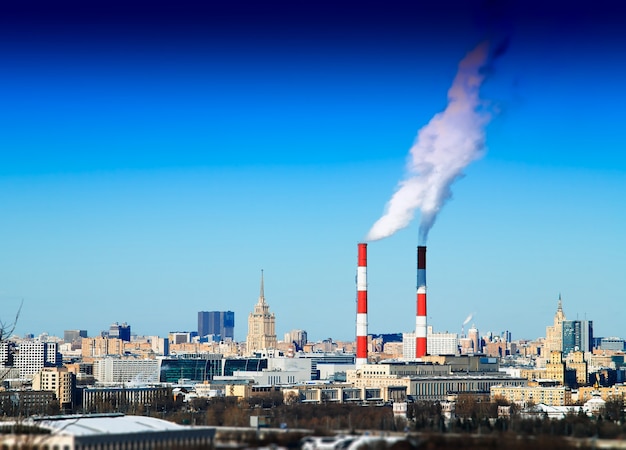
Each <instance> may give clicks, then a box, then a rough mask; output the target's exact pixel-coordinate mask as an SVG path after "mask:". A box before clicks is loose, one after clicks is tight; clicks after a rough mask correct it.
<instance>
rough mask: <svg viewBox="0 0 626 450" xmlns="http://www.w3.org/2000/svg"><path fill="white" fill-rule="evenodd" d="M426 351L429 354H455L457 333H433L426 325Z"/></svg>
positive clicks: (457, 349) (457, 343)
mask: <svg viewBox="0 0 626 450" xmlns="http://www.w3.org/2000/svg"><path fill="white" fill-rule="evenodd" d="M426 352H427V353H428V354H429V355H456V354H458V353H459V335H458V334H456V333H447V332H446V333H434V332H433V327H432V326H429V327H428V334H427V336H426Z"/></svg>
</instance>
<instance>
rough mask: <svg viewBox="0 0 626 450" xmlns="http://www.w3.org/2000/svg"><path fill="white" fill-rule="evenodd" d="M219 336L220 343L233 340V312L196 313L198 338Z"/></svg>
mask: <svg viewBox="0 0 626 450" xmlns="http://www.w3.org/2000/svg"><path fill="white" fill-rule="evenodd" d="M209 335H212V336H213V337H214V338H215V337H217V336H219V339H220V340H222V341H227V340H231V341H232V340H234V338H235V313H234V312H233V311H198V336H200V338H201V339H202V338H204V337H206V336H209Z"/></svg>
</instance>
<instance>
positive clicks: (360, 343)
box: [356, 243, 367, 369]
mask: <svg viewBox="0 0 626 450" xmlns="http://www.w3.org/2000/svg"><path fill="white" fill-rule="evenodd" d="M358 248H359V258H358V267H357V273H356V292H357V300H356V301H357V305H356V368H357V369H360V368H361V366H363V365H364V364H367V244H364V243H359V245H358Z"/></svg>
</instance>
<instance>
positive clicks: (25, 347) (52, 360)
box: [13, 341, 62, 379]
mask: <svg viewBox="0 0 626 450" xmlns="http://www.w3.org/2000/svg"><path fill="white" fill-rule="evenodd" d="M61 361H62V358H61V354H60V353H59V344H57V343H56V342H39V341H22V342H21V343H20V344H19V346H18V348H17V354H16V355H15V358H14V360H13V363H14V367H15V368H17V369H18V370H19V371H20V378H27V379H32V378H33V377H34V376H35V374H37V373H38V372H40V371H41V370H42V369H43V368H44V367H56V366H59V365H61Z"/></svg>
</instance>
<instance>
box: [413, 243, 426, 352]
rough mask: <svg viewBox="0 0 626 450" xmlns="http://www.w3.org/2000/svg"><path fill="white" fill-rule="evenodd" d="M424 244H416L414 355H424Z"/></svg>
mask: <svg viewBox="0 0 626 450" xmlns="http://www.w3.org/2000/svg"><path fill="white" fill-rule="evenodd" d="M426 348H427V347H426V246H425V245H418V246H417V315H416V316H415V356H416V357H417V358H421V357H422V356H425V355H426Z"/></svg>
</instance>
